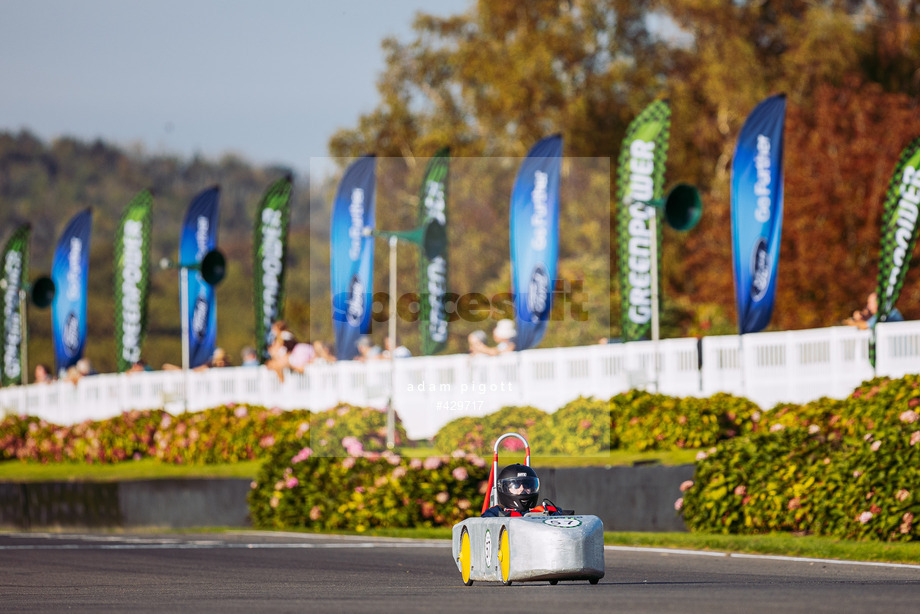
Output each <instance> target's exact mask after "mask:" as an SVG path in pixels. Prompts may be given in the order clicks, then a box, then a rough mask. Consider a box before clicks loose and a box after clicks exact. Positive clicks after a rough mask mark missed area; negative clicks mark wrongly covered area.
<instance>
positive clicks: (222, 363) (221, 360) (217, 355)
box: [198, 348, 233, 369]
mask: <svg viewBox="0 0 920 614" xmlns="http://www.w3.org/2000/svg"><path fill="white" fill-rule="evenodd" d="M202 366H204V365H202ZM232 366H233V365H232V364H231V363H230V358H229V357H228V356H227V351H226V350H224V348H214V353H213V354H211V360H209V361H208V364H207V367H205V368H208V367H213V368H219V367H232ZM198 368H199V369H201V367H198Z"/></svg>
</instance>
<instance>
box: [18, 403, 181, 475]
mask: <svg viewBox="0 0 920 614" xmlns="http://www.w3.org/2000/svg"><path fill="white" fill-rule="evenodd" d="M162 415H163V412H162V411H159V410H156V411H136V410H135V411H128V412H125V413H123V414H121V415H119V416H116V417H114V418H110V419H108V420H99V421H89V420H87V421H85V422H81V423H79V424H73V425H69V426H61V425H57V424H53V423H50V422H47V421H45V420H42V419H40V418H36V417H34V416H8V417H6V418H5V419H4V420H3V421H2V422H0V458H2V459H5V460H8V459H19V460H22V461H32V462H40V463H59V462H86V463H115V462H120V461H124V460H131V459H134V458H142V457H145V456H150V455H152V454H153V451H154V445H153V440H154V434H155V432H156V429H157V425H158V424H159V422H160V419H161V416H162Z"/></svg>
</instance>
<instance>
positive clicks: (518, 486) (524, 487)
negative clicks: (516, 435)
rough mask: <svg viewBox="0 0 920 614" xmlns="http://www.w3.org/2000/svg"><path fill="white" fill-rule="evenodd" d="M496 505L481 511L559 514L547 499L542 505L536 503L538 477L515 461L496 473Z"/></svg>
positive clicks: (515, 513) (513, 513)
mask: <svg viewBox="0 0 920 614" xmlns="http://www.w3.org/2000/svg"><path fill="white" fill-rule="evenodd" d="M497 492H498V505H493V506H492V507H490V508H489V509H487V510H486V511H485V512H483V513H482V515H483V517H490V516H523V515H524V514H526V513H528V512H536V513H546V514H549V515H551V516H556V515H560V514H561V512H560V511H559V510H558V509H556V506H554V505H552V504H551V503H550V502H549V501H548V500H544V503H545V504H546V505H545V506H544V505H537V498H538V497H539V496H540V478H538V477H537V472H536V471H534V470H533V469H532V468H530V467H528V466H527V465H521V464H518V463H515V464H513V465H508V466H507V467H505V468H504V469H502V470H501V473H499V474H498V485H497Z"/></svg>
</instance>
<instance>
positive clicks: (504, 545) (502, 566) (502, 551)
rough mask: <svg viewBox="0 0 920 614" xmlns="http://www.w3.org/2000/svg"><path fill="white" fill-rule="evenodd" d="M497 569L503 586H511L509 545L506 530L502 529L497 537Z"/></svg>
mask: <svg viewBox="0 0 920 614" xmlns="http://www.w3.org/2000/svg"><path fill="white" fill-rule="evenodd" d="M498 569H499V571H500V572H501V581H502V583H503V584H504V585H505V586H509V585H510V584H511V580H509V579H508V578H509V577H510V576H511V545H510V543H509V540H508V529H507V528H505V527H502V532H501V534H500V535H499V536H498Z"/></svg>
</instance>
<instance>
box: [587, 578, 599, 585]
mask: <svg viewBox="0 0 920 614" xmlns="http://www.w3.org/2000/svg"><path fill="white" fill-rule="evenodd" d="M600 581H601V579H600V578H591V579H590V580H588V582H590V583H591V584H597V583H598V582H600Z"/></svg>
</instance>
